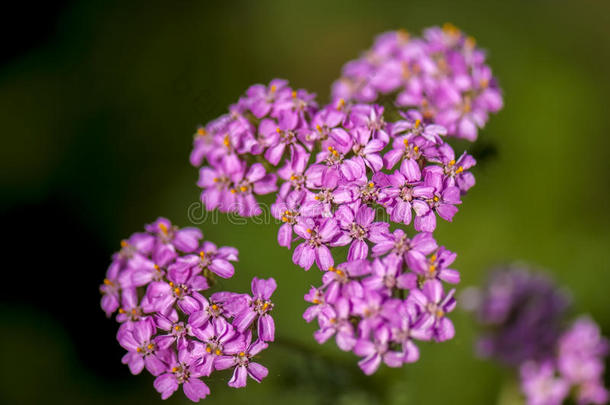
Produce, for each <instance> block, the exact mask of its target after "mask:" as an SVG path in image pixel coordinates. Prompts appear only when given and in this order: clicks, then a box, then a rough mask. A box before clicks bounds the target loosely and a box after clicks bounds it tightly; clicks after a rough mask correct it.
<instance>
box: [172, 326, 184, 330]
mask: <svg viewBox="0 0 610 405" xmlns="http://www.w3.org/2000/svg"><path fill="white" fill-rule="evenodd" d="M181 328H182V327H181V326H180V325H176V326H174V330H180V329H181Z"/></svg>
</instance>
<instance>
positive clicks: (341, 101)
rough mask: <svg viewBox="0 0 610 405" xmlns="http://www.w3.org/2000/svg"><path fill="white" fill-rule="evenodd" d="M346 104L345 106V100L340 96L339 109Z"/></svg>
mask: <svg viewBox="0 0 610 405" xmlns="http://www.w3.org/2000/svg"><path fill="white" fill-rule="evenodd" d="M344 106H345V100H344V99H342V98H340V99H339V102H338V103H337V111H340V110H341V109H342V108H343V107H344Z"/></svg>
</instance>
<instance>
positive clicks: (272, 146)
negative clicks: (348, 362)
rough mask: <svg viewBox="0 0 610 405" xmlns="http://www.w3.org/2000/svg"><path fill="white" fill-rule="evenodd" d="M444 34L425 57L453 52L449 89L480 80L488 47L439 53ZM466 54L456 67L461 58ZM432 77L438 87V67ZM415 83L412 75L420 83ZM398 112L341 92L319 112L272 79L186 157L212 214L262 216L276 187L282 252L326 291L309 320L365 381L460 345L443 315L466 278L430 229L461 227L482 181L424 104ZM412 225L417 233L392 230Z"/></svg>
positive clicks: (307, 97)
mask: <svg viewBox="0 0 610 405" xmlns="http://www.w3.org/2000/svg"><path fill="white" fill-rule="evenodd" d="M436 31H437V30H436V29H431V30H430V31H429V32H428V31H427V33H428V34H427V35H428V36H429V37H430V39H429V41H428V42H426V44H427V45H426V52H428V53H429V54H428V57H433V56H434V57H437V56H438V55H445V57H447V58H449V56H450V55H453V54H456V56H451V59H452V60H455V62H454V63H453V64H451V66H453V65H454V64H455V65H456V67H455V68H453V67H452V69H454V70H453V74H452V76H451V77H452V78H453V79H455V80H453V81H451V82H452V83H453V82H459V80H457V76H458V75H459V76H462V77H463V78H464V77H465V76H468V77H469V78H470V79H471V80H470V81H471V82H472V81H473V80H474V79H473V77H470V76H469V75H475V76H476V75H478V74H479V73H475V72H474V71H473V70H472V67H473V66H475V65H476V67H477V69H479V70H481V69H483V70H484V66H483V65H482V62H481V61H479V59H480V58H481V57H480V56H476V55H482V53H481V52H480V51H475V50H474V49H471V50H470V51H469V52H468V53H465V52H466V51H465V50H466V48H467V47H466V45H464V44H462V45H461V46H462V48H463V49H462V51H463V52H462V51H460V52H457V51H455V50H453V48H454V47H455V46H456V45H455V44H449V43H447V44H446V45H445V46H444V47H440V42H443V41H445V40H446V39H447V38H445V39H442V38H437V40H433V37H434V32H436ZM439 32H440V33H443V32H444V31H439ZM439 35H441V34H439ZM442 35H445V34H442ZM460 35H461V34H460ZM443 38H444V37H443ZM447 40H448V39H447ZM460 41H461V42H464V41H463V40H460ZM386 42H387V46H388V47H390V45H389V43H390V42H391V41H386ZM416 42H417V41H416ZM457 42H459V41H457ZM390 53H391V52H390V49H389V48H388V54H390ZM467 55H468V61H466V60H462V62H463V64H464V66H463V67H462V70H461V71H460V72H458V71H457V70H456V69H457V65H458V64H459V61H458V59H459V57H462V59H463V58H465V57H466V56H467ZM458 56H459V57H458ZM473 58H474V59H475V60H477V61H479V62H477V63H474V62H472V61H471V59H473ZM467 62H468V63H467ZM471 62H472V63H471ZM439 63H440V62H439ZM473 63H474V65H473ZM447 69H448V68H447ZM477 72H478V70H477ZM458 73H459V74H458ZM454 76H455V77H454ZM426 77H428V78H432V77H434V78H435V80H437V82H438V80H440V79H439V78H440V76H439V74H438V72H437V73H434V74H433V73H432V72H430V74H429V76H426ZM477 77H478V76H477ZM445 79H447V78H445ZM420 80H422V77H420V76H417V75H413V76H411V77H409V78H406V81H407V83H411V81H413V83H412V84H413V85H414V86H415V85H416V83H415V82H419V81H420ZM464 80H466V79H465V78H464ZM447 81H449V80H448V79H447ZM479 82H480V81H479ZM490 82H491V83H492V85H487V86H486V88H487V89H490V90H489V91H491V89H495V84H494V83H493V81H492V80H491V79H490ZM439 86H440V85H439ZM447 86H449V84H447ZM449 87H450V86H449ZM449 87H447V89H446V91H449V90H450V89H449ZM454 90H455V89H454ZM463 90H464V92H466V91H467V90H466V87H464V88H463ZM438 91H439V92H440V87H439V90H438ZM471 93H473V94H474V93H475V92H472V91H471ZM459 97H460V98H462V97H466V95H465V93H464V94H463V93H460V95H459ZM468 97H471V98H472V96H468ZM477 97H478V93H477ZM490 97H491V96H490ZM498 97H499V93H498ZM373 99H374V97H373V98H371V99H366V100H363V101H365V102H369V101H372V100H373ZM477 100H478V98H477ZM473 102H474V101H473ZM422 103H423V101H422ZM475 104H476V105H478V102H477V103H475ZM403 105H405V106H411V107H414V108H409V109H405V110H404V111H400V113H399V114H397V115H396V117H392V120H390V119H388V116H387V114H386V115H384V108H383V107H382V106H380V105H376V104H367V103H363V102H360V101H359V99H358V98H357V97H351V96H349V97H348V96H347V95H346V98H336V99H335V100H334V101H333V102H331V103H330V104H327V105H323V106H318V104H317V103H316V101H315V96H314V95H313V94H310V93H308V92H307V91H305V90H294V89H292V88H291V87H289V85H288V83H287V82H286V81H284V80H280V79H275V80H272V81H271V82H270V83H269V84H268V85H260V84H257V85H254V86H252V87H250V88H249V89H248V90H247V91H246V92H245V94H244V95H243V96H242V97H241V98H240V99H239V100H238V102H237V103H236V104H234V105H231V106H230V107H229V111H228V113H227V114H225V115H222V116H221V117H219V118H217V119H215V120H213V121H211V122H210V123H208V124H207V125H205V126H202V127H200V128H199V129H198V130H197V133H196V134H195V137H194V145H193V150H192V153H191V158H190V160H191V164H192V165H194V166H195V167H198V168H199V180H198V186H199V187H200V188H202V193H201V201H202V202H203V203H204V204H205V207H206V209H208V210H213V209H219V210H220V211H221V212H230V213H237V214H238V215H240V216H253V215H258V214H260V213H261V211H262V209H261V206H260V205H259V202H258V201H257V199H256V197H255V196H256V195H263V194H269V193H274V195H275V203H273V205H272V206H271V214H272V215H273V216H274V217H275V218H276V219H277V220H278V221H281V226H280V229H279V232H278V238H277V239H278V244H279V245H280V246H283V247H286V248H289V249H291V248H294V251H293V255H292V260H293V262H294V263H295V264H296V265H298V266H300V267H302V268H303V269H305V270H309V269H310V268H311V267H312V266H313V265H314V263H315V264H316V265H317V267H318V268H319V269H320V270H322V271H324V275H323V280H322V282H323V285H322V286H321V287H320V288H317V289H314V290H312V291H311V292H310V293H309V294H308V295H307V296H306V300H308V301H310V302H312V303H314V304H316V305H315V306H314V307H312V308H310V309H309V310H307V312H306V314H305V318H306V319H307V320H308V321H311V320H313V319H317V321H318V323H319V326H320V331H318V332H317V333H316V337H317V339H318V340H319V341H320V342H322V341H324V340H326V339H328V337H330V335H331V334H332V333H331V332H333V331H336V330H337V329H336V328H337V327H338V325H339V324H340V325H341V333H337V339H339V340H340V343H339V340H338V344H339V346H340V347H341V348H342V349H344V350H354V352H355V353H356V354H357V355H360V356H362V357H363V361H362V362H361V363H360V364H361V367H362V368H363V370H364V371H365V372H366V373H372V372H374V371H375V370H376V369H377V367H378V366H379V364H380V361H381V360H380V359H383V360H384V362H385V363H386V364H388V365H390V366H399V365H401V364H402V363H403V362H409V361H415V360H416V359H417V354H416V353H417V349H416V348H415V346H414V344H413V343H412V342H411V338H415V339H419V340H436V341H442V340H447V339H450V338H452V337H453V335H454V330H453V325H452V323H451V321H449V319H448V318H447V317H446V314H447V313H448V312H450V311H451V310H452V309H453V307H454V305H455V300H454V298H453V294H454V293H453V290H451V291H449V292H448V293H447V294H445V293H444V292H443V290H444V288H443V285H442V282H446V283H450V284H457V283H458V282H459V280H460V275H459V273H458V272H457V271H456V270H453V269H450V268H449V266H450V265H451V264H452V262H453V261H454V260H455V257H456V255H455V253H452V252H450V251H448V250H447V249H445V248H444V247H439V246H438V245H437V243H436V241H435V239H434V237H433V235H432V232H433V231H434V230H435V229H436V226H437V218H441V219H443V220H445V221H452V220H453V217H454V215H455V214H456V212H457V211H458V205H460V204H461V202H462V201H461V198H462V196H463V195H464V194H465V193H466V192H467V191H468V190H469V189H470V188H471V187H472V186H473V185H474V184H475V179H474V176H473V174H472V173H471V172H470V169H471V168H472V167H473V166H474V165H475V164H476V161H475V159H474V158H473V157H472V156H471V155H469V154H467V153H466V152H464V153H462V154H459V155H458V154H456V153H455V151H454V149H453V148H452V147H451V145H449V144H448V143H447V142H446V141H445V139H444V137H445V135H447V129H446V128H445V127H444V126H442V125H439V123H438V122H437V121H438V120H439V119H438V117H437V116H436V115H430V114H429V113H428V110H425V109H422V108H420V107H421V106H420V105H418V104H409V103H404V104H403ZM477 122H478V126H479V127H480V126H482V125H483V124H484V121H477ZM452 125H453V124H452ZM475 129H476V128H475ZM411 225H412V227H413V228H414V232H413V233H412V234H410V235H407V234H406V233H405V232H404V231H403V230H402V229H396V228H400V227H405V226H411ZM344 250H346V251H347V253H346V257H345V255H344V256H343V257H345V259H342V260H338V261H337V262H343V261H344V263H343V264H340V265H336V262H335V259H337V258H338V256H341V253H340V252H342V251H344ZM333 314H334V315H333ZM398 314H400V315H398ZM333 325H334V326H333Z"/></svg>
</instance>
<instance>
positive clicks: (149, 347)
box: [146, 343, 155, 350]
mask: <svg viewBox="0 0 610 405" xmlns="http://www.w3.org/2000/svg"><path fill="white" fill-rule="evenodd" d="M146 348H147V349H148V350H152V349H154V348H155V345H154V344H152V343H149V344H148V346H146Z"/></svg>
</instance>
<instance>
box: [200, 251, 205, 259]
mask: <svg viewBox="0 0 610 405" xmlns="http://www.w3.org/2000/svg"><path fill="white" fill-rule="evenodd" d="M199 257H200V258H201V260H203V259H205V252H204V251H203V250H202V251H201V252H199Z"/></svg>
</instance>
